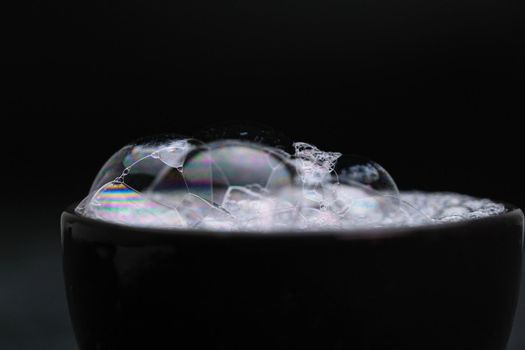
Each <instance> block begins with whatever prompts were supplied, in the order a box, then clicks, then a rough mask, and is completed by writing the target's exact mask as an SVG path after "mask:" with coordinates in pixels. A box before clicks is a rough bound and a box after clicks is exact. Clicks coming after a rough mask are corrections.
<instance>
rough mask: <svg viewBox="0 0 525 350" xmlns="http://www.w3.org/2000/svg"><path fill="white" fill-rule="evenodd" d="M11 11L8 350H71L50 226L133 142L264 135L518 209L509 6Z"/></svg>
mask: <svg viewBox="0 0 525 350" xmlns="http://www.w3.org/2000/svg"><path fill="white" fill-rule="evenodd" d="M5 14H7V17H10V18H9V19H10V20H8V21H7V22H4V23H6V24H7V25H6V30H5V31H4V35H3V40H2V41H3V42H2V47H3V50H2V51H3V59H4V63H3V65H2V83H1V84H2V85H4V88H5V89H4V90H5V91H4V93H3V94H2V97H0V98H1V99H2V107H1V108H2V125H3V127H2V130H3V137H2V144H3V146H2V149H3V155H2V159H3V161H2V166H1V168H0V169H1V183H2V184H3V189H2V201H1V202H0V206H1V207H0V208H1V210H2V213H3V214H2V217H3V218H4V219H3V221H5V229H2V235H1V237H0V293H1V294H0V348H2V349H40V348H49V347H50V348H53V349H72V348H73V347H74V345H73V344H74V343H73V339H72V335H71V331H70V328H69V324H68V320H67V316H66V308H65V302H64V295H63V291H62V280H61V274H60V250H59V229H58V227H59V215H60V211H61V209H62V208H64V207H65V206H66V205H68V204H69V203H71V202H74V201H77V200H79V199H81V198H82V197H83V196H84V195H85V194H86V191H87V189H88V188H89V185H90V182H91V181H92V179H93V178H94V176H95V174H96V172H97V170H98V169H99V167H100V166H101V165H102V164H103V162H104V161H105V160H106V159H107V158H108V157H109V156H110V155H111V154H112V153H113V152H114V151H116V150H117V149H118V148H120V147H121V146H122V145H124V144H125V143H127V142H129V141H132V140H133V139H135V138H137V137H140V136H144V135H148V134H156V133H165V132H174V133H179V134H192V132H193V131H195V130H199V129H202V128H206V127H207V126H209V125H211V124H216V123H221V122H225V121H241V122H246V123H251V122H258V123H262V124H264V125H267V126H269V127H272V128H274V129H276V130H279V131H280V132H282V133H284V134H286V135H288V136H289V137H290V139H292V140H295V141H306V142H310V143H313V144H315V145H317V146H318V147H319V148H321V149H325V150H334V151H341V152H343V153H356V154H362V155H366V156H369V157H371V158H372V159H375V160H376V161H377V162H379V163H380V164H382V165H383V166H384V167H385V168H386V169H387V170H389V171H390V173H391V174H392V175H393V177H394V178H395V179H396V180H397V183H398V185H399V187H400V188H401V189H405V190H409V189H421V190H429V191H457V192H462V193H467V194H471V195H476V196H481V197H489V198H494V199H498V200H503V201H507V202H511V203H514V204H516V205H518V206H520V207H522V208H523V207H525V199H524V194H525V192H524V182H525V176H524V175H523V171H522V168H523V158H524V157H523V151H522V149H523V147H522V145H523V141H522V140H523V136H522V134H523V131H522V130H523V127H522V126H521V119H522V117H523V115H524V108H523V96H524V92H525V87H524V82H525V67H524V65H523V62H524V58H525V57H524V56H525V48H524V46H525V41H524V36H523V34H524V33H525V31H524V25H525V24H524V23H525V22H524V11H523V5H522V4H521V3H520V2H519V1H496V0H483V1H472V0H459V1H458V0H456V1H449V0H444V1H435V0H432V1H415V0H402V1H397V2H392V1H385V0H376V1H373V0H366V1H365V0H357V1H342V0H326V1H319V0H308V1H299V0H285V1H276V0H270V1H260V0H254V1H245V0H244V1H238V0H237V1H233V0H223V1H211V0H196V1H190V2H182V1H179V2H172V1H166V0H150V1H143V0H135V1H128V2H125V1H120V0H109V1H101V0H95V1H92V2H87V1H80V2H78V1H77V2H71V1H65V0H53V1H39V0H33V1H29V2H24V3H21V4H18V5H17V8H16V9H14V10H13V11H12V12H11V11H6V12H5ZM522 303H523V301H522ZM520 308H521V311H520V313H519V315H518V325H519V327H521V328H522V329H523V324H524V323H525V309H524V307H523V304H522V305H521V306H520ZM519 327H518V329H519ZM521 333H522V331H521ZM521 333H520V330H517V331H516V332H515V334H514V336H513V337H514V338H513V340H512V342H511V349H521V348H523V346H525V345H524V344H525V339H523V335H522V334H521Z"/></svg>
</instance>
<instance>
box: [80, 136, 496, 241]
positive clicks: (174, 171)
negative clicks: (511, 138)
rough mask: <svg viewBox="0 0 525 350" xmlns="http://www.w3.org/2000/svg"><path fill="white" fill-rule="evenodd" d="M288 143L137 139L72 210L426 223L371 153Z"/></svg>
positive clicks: (231, 222) (198, 218)
mask: <svg viewBox="0 0 525 350" xmlns="http://www.w3.org/2000/svg"><path fill="white" fill-rule="evenodd" d="M247 137H248V136H247ZM267 139H268V138H267ZM292 148H293V150H294V151H293V152H292V153H288V152H286V151H284V150H283V149H282V148H276V147H272V146H269V145H264V144H261V143H256V142H252V141H247V140H246V139H245V140H238V139H237V140H235V139H225V140H214V141H212V142H208V143H204V142H201V141H199V140H197V139H193V138H188V137H183V136H177V135H167V136H163V137H156V138H150V139H144V140H142V141H138V142H136V143H134V144H131V145H128V146H125V147H124V148H122V149H121V150H119V151H118V152H117V153H115V155H113V156H112V157H111V158H110V159H109V160H108V161H107V162H106V164H105V165H104V167H103V168H102V169H101V170H100V172H99V173H98V175H97V177H96V179H95V181H94V183H93V186H92V190H91V191H90V193H89V195H88V196H87V197H86V198H85V199H84V200H83V201H82V202H81V204H80V205H79V206H78V207H77V209H76V210H77V212H78V213H80V214H82V215H85V216H89V217H93V218H96V219H100V220H105V221H112V222H116V223H120V224H127V225H137V226H158V227H172V228H195V229H213V230H225V231H232V230H243V231H248V230H257V231H282V230H303V229H307V230H341V229H344V230H347V229H351V228H355V227H379V226H385V225H400V224H420V223H429V222H432V219H430V217H429V215H427V214H425V213H423V212H422V211H421V210H420V208H419V207H415V206H412V205H410V204H409V203H407V202H405V201H404V200H402V199H401V198H400V194H399V191H398V189H397V186H396V184H395V182H394V181H393V179H392V177H391V176H390V174H388V172H387V171H386V170H385V169H384V168H383V167H381V166H380V165H379V164H377V163H376V162H373V161H371V160H368V159H365V158H362V157H356V156H345V155H342V154H341V153H339V152H327V151H322V150H320V149H319V148H317V147H315V146H313V145H310V144H307V143H304V142H297V143H294V144H293V145H292ZM489 210H492V211H494V210H495V209H494V210H493V209H487V212H488V211H489ZM457 213H460V214H461V212H460V211H459V210H454V211H452V210H449V211H448V212H443V215H444V216H445V215H446V216H447V217H449V218H450V217H452V216H453V215H455V214H457ZM452 214H453V215H452ZM436 215H437V214H436ZM456 216H457V215H456Z"/></svg>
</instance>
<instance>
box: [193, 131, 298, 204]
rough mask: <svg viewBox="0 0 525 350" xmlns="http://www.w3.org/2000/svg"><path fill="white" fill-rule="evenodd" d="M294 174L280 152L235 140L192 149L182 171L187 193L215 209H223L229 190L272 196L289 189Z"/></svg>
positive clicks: (287, 160)
mask: <svg viewBox="0 0 525 350" xmlns="http://www.w3.org/2000/svg"><path fill="white" fill-rule="evenodd" d="M293 172H294V169H293V167H292V166H291V165H290V164H289V159H286V158H285V156H284V155H283V154H282V153H281V152H279V151H277V150H275V149H272V148H270V147H263V146H260V145H256V144H253V143H249V142H242V141H234V140H226V141H219V142H214V143H211V144H208V145H207V146H205V147H202V148H198V149H195V150H194V151H193V152H192V153H190V154H189V155H188V157H187V159H186V162H185V163H184V167H183V174H184V178H185V180H186V183H187V185H188V188H189V190H190V191H191V192H194V193H198V194H199V196H201V197H202V198H204V199H206V200H209V201H210V202H213V203H215V204H218V205H223V202H224V201H225V195H226V194H227V193H228V188H229V187H231V186H237V187H245V186H252V187H253V186H259V187H260V188H261V189H264V190H265V191H268V192H272V191H275V190H277V189H279V188H282V187H285V186H290V185H291V184H292V182H293ZM226 200H227V199H226Z"/></svg>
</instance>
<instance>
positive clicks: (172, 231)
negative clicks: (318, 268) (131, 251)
mask: <svg viewBox="0 0 525 350" xmlns="http://www.w3.org/2000/svg"><path fill="white" fill-rule="evenodd" d="M499 203H501V204H503V205H505V209H506V210H505V212H503V213H500V214H497V215H491V216H487V217H482V218H474V219H466V220H461V221H456V222H441V223H435V224H424V225H416V226H397V227H376V228H362V227H361V228H355V229H348V230H277V231H226V230H224V231H221V230H217V231H212V230H199V229H185V228H171V227H147V226H132V225H126V224H120V223H115V222H109V221H103V220H98V219H94V218H90V217H86V216H82V215H80V214H78V213H76V212H75V208H76V206H77V204H78V203H74V204H72V205H70V206H68V207H67V208H66V210H64V211H63V213H62V226H63V223H64V220H73V221H74V222H79V223H82V224H85V225H87V226H91V227H98V228H102V229H105V230H108V229H109V230H112V231H118V232H122V233H123V234H125V235H129V236H131V235H130V234H129V232H134V233H141V234H142V235H143V234H147V236H148V237H152V236H157V237H164V238H167V237H183V236H184V237H209V238H212V237H213V238H221V239H225V238H232V239H233V238H252V239H270V238H271V239H279V238H295V239H298V238H327V237H330V238H337V239H345V240H367V239H368V240H373V239H377V238H388V237H398V236H409V235H415V234H417V235H421V234H425V233H428V234H431V233H436V232H440V231H447V230H455V229H461V228H465V227H467V226H470V228H472V226H473V227H476V226H480V227H481V226H485V225H487V224H497V223H505V222H507V223H508V222H516V223H517V224H519V225H521V227H522V231H523V226H524V221H525V217H524V214H523V212H522V210H521V209H519V208H518V207H516V206H514V205H512V204H508V203H502V202H499ZM522 234H523V233H522ZM133 236H135V235H133ZM522 243H523V240H522Z"/></svg>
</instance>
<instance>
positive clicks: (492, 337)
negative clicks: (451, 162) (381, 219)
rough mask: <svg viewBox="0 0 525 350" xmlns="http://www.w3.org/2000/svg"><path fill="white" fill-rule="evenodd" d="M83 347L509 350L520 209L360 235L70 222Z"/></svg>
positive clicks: (68, 262) (69, 267) (74, 305)
mask: <svg viewBox="0 0 525 350" xmlns="http://www.w3.org/2000/svg"><path fill="white" fill-rule="evenodd" d="M62 244H63V258H64V272H65V281H66V288H67V296H68V302H69V309H70V314H71V319H72V322H73V326H74V330H75V334H76V337H77V340H78V344H79V347H80V349H81V350H95V349H96V350H110V349H111V350H116V349H183V350H184V349H208V350H213V349H224V350H226V349H228V350H234V349H242V350H258V349H261V350H262V349H264V350H280V349H317V350H332V349H353V350H361V349H385V350H387V349H388V350H395V349H400V350H401V349H403V350H407V349H418V350H432V349H440V350H450V349H461V350H467V349H472V350H485V349H486V350H502V349H505V346H506V343H507V340H508V337H509V334H510V331H511V327H512V321H513V316H514V312H515V308H516V304H517V299H518V295H519V285H520V270H521V258H522V249H523V213H522V212H521V211H520V210H519V209H514V208H509V210H508V212H506V213H504V214H501V215H497V216H493V217H488V218H483V219H478V220H471V221H465V222H459V223H450V224H441V225H434V226H422V227H417V228H392V229H379V230H373V231H352V232H305V233H292V232H282V233H279V234H277V233H272V234H264V233H227V232H202V231H201V232H198V231H185V230H163V229H149V228H133V227H126V226H122V225H116V224H111V223H106V222H101V221H96V220H93V219H89V218H84V217H80V216H78V215H76V214H74V212H73V211H72V209H70V210H68V211H66V212H64V214H63V215H62Z"/></svg>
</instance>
